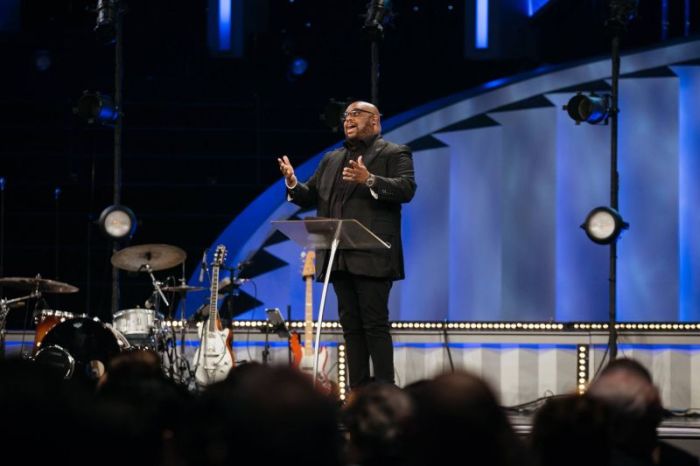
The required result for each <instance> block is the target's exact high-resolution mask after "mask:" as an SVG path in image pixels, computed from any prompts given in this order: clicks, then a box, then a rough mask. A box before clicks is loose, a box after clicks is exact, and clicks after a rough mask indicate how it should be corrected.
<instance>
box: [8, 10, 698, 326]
mask: <svg viewBox="0 0 700 466" xmlns="http://www.w3.org/2000/svg"><path fill="white" fill-rule="evenodd" d="M126 3H127V5H128V10H127V13H126V15H125V17H124V24H125V32H124V99H125V104H124V107H123V110H124V114H125V118H124V138H123V185H122V189H123V194H122V201H123V203H124V204H126V205H128V206H130V207H131V208H132V209H133V210H134V211H135V212H136V214H137V216H138V218H139V220H140V224H139V227H138V230H137V232H136V234H135V236H134V238H133V240H132V242H131V244H148V243H165V244H171V245H174V246H178V247H180V248H182V249H184V250H185V251H186V252H187V254H188V258H187V261H186V263H185V265H186V273H187V275H188V276H189V274H190V273H191V271H192V270H193V268H194V267H195V266H196V263H197V262H198V261H199V259H200V257H201V253H202V250H203V249H204V248H206V247H208V246H209V245H210V243H211V242H212V241H213V240H214V239H215V237H216V236H217V235H218V233H219V232H220V231H221V229H222V228H223V227H225V226H226V225H227V224H228V223H229V222H230V221H231V220H232V219H233V218H234V217H235V216H236V215H237V214H238V213H239V212H240V211H241V210H242V209H244V208H245V206H246V205H248V204H249V203H250V202H251V201H252V200H253V199H254V198H255V197H257V196H258V195H259V194H260V193H261V192H262V191H263V190H264V189H265V188H267V187H268V186H269V185H270V184H271V183H272V182H274V181H276V180H277V179H278V176H279V171H278V170H277V167H276V162H275V159H276V158H277V157H278V156H280V155H281V154H288V155H289V156H290V158H291V159H292V160H293V161H295V162H296V163H297V164H298V163H300V162H303V161H304V160H305V159H307V158H309V157H310V156H312V155H314V154H316V153H317V152H319V151H321V150H323V149H324V148H325V147H328V146H329V145H331V144H333V143H335V142H337V141H338V139H339V138H340V135H339V134H338V133H334V132H332V131H331V130H330V129H329V128H328V127H326V125H324V123H323V122H322V121H321V119H320V115H321V114H322V113H323V110H324V107H325V105H326V103H327V102H328V101H329V99H331V98H337V99H346V98H349V97H357V98H363V99H369V97H370V82H369V76H370V60H369V57H370V53H369V50H370V48H369V42H368V41H367V39H366V37H365V33H364V32H363V30H362V25H363V22H364V18H363V14H364V11H365V10H366V5H365V2H360V1H350V0H333V1H318V0H293V1H290V0H270V1H267V2H262V0H261V1H259V2H257V4H258V5H259V7H260V8H261V10H260V11H261V12H263V13H265V14H264V16H263V17H262V18H261V19H262V21H261V24H262V26H263V27H262V28H259V30H258V31H256V32H253V33H251V34H250V35H248V36H247V38H246V39H247V41H246V47H245V55H244V57H243V58H238V59H233V58H225V57H217V56H214V55H212V54H211V53H210V51H209V50H208V48H207V43H206V37H207V2H206V1H204V0H190V1H185V2H172V1H168V0H143V1H128V2H126ZM251 3H252V4H255V3H256V2H249V4H251ZM668 3H669V4H670V7H669V10H668V28H667V30H666V31H665V32H663V31H662V28H661V12H662V10H661V1H660V0H657V1H645V0H642V1H641V2H640V7H639V17H638V18H637V19H636V20H635V21H634V22H633V23H632V24H631V26H630V29H629V31H628V32H627V33H626V34H625V35H624V37H623V49H630V48H636V47H643V46H649V45H653V44H656V43H658V42H659V41H660V40H661V39H662V34H666V38H668V39H675V38H680V37H682V36H684V35H686V34H687V33H694V32H695V31H697V29H698V24H697V23H698V20H697V17H698V11H697V6H696V3H697V2H688V4H689V5H690V4H691V3H692V5H690V10H689V13H690V16H688V17H687V19H688V21H689V25H688V27H687V30H686V27H685V24H684V21H685V19H686V16H685V10H684V9H683V6H684V5H685V3H684V2H682V1H678V2H668ZM606 4H607V2H604V1H596V0H589V1H582V0H577V1H573V2H572V1H561V0H559V1H557V0H551V1H550V2H549V4H548V5H547V6H546V7H545V8H543V10H541V11H540V12H539V13H538V14H537V15H536V16H535V17H533V18H531V19H529V20H528V21H527V27H526V29H527V30H526V31H525V32H526V34H527V40H523V41H522V48H521V49H519V50H511V51H509V52H511V53H508V54H507V55H508V56H507V57H506V56H503V57H500V58H496V59H490V60H483V61H477V60H469V59H465V58H464V45H463V44H464V34H465V30H464V29H465V27H464V18H465V16H466V13H465V11H464V9H465V6H464V5H465V2H464V1H457V0H455V1H448V0H430V1H428V0H407V1H399V0H396V1H394V2H392V14H391V15H390V18H389V22H388V24H386V26H385V32H386V34H385V39H384V40H383V42H382V43H381V55H380V57H381V58H380V67H381V79H380V94H379V102H380V107H381V109H382V112H383V114H384V115H385V116H392V115H395V114H397V113H400V112H402V111H405V110H408V109H410V108H412V107H414V106H416V105H419V104H423V103H426V102H428V101H430V100H432V99H436V98H439V97H443V96H446V95H448V94H450V93H453V92H457V91H460V90H464V89H468V88H470V87H473V86H476V85H479V84H481V83H484V82H486V81H489V80H491V79H494V78H498V77H503V76H509V75H512V74H515V73H518V72H522V71H527V70H530V69H533V68H535V67H537V66H540V65H542V64H547V63H560V62H564V61H568V60H574V59H581V58H585V57H591V56H601V55H605V54H607V53H608V50H609V37H608V36H607V34H606V32H605V28H604V26H603V23H604V20H605V17H606ZM20 5H21V11H20V13H21V15H20V22H19V28H18V30H17V31H5V32H1V33H0V57H1V60H2V64H3V66H2V73H0V84H1V85H0V110H1V111H0V141H1V142H0V160H2V163H1V165H0V176H1V177H4V178H5V179H6V188H5V191H4V192H3V201H4V218H3V220H4V242H3V245H2V247H3V252H4V254H2V258H0V259H1V260H0V263H1V266H2V270H0V275H4V276H34V275H36V274H41V275H42V276H43V277H44V278H51V279H57V280H61V281H65V282H68V283H70V284H72V285H75V286H77V287H79V288H80V292H79V293H76V294H73V295H47V296H46V301H47V306H48V307H50V308H53V309H63V310H65V311H70V312H73V313H76V314H79V313H87V314H90V315H93V316H98V317H100V318H102V319H109V318H110V296H111V287H110V286H111V282H110V280H111V265H110V261H109V259H110V257H111V243H110V242H109V241H107V240H106V239H105V238H104V237H103V236H102V235H101V234H100V232H99V231H98V229H97V228H96V227H95V225H94V221H95V219H96V218H97V216H98V215H99V213H100V211H101V210H102V209H103V208H105V207H106V206H108V205H110V204H111V201H112V195H113V152H114V150H113V146H114V137H113V131H112V130H111V129H110V128H104V127H97V126H90V125H87V124H86V123H85V122H83V121H81V120H79V119H78V118H77V117H76V116H75V115H74V114H73V111H72V108H73V107H74V106H75V103H76V101H77V99H78V97H79V96H80V95H81V93H82V91H83V90H86V89H90V90H100V91H103V92H105V93H111V92H112V91H113V87H114V48H113V46H106V45H102V44H100V43H99V42H98V41H97V40H96V36H95V33H94V31H93V28H94V24H95V13H94V11H93V10H94V5H95V2H94V1H86V0H72V1H71V0H24V1H21V2H20ZM263 7H264V9H262V8H263ZM504 26H506V27H507V24H505V25H504ZM296 56H302V57H305V58H306V59H307V60H308V63H309V67H308V71H307V72H306V73H305V74H304V75H302V76H301V77H298V78H296V79H289V76H288V72H287V67H288V64H289V62H290V60H291V59H292V58H294V57H296ZM57 188H58V189H60V194H59V195H58V197H56V189H57ZM167 274H172V275H177V276H179V275H180V274H181V271H180V270H179V269H174V270H170V271H167V272H163V273H161V274H159V276H160V278H165V276H166V275H167ZM19 292H20V291H19V290H15V289H9V288H5V289H4V291H3V296H8V297H12V296H16V295H18V293H19ZM149 293H150V280H149V279H148V277H147V276H143V275H130V274H126V273H124V274H123V282H122V303H121V305H120V308H121V309H126V308H133V307H135V306H137V305H143V303H144V301H145V300H146V298H148V296H149ZM30 314H31V313H24V312H22V311H21V310H14V311H12V312H11V315H10V319H9V325H10V327H19V328H21V327H23V326H24V325H25V324H24V322H25V319H27V316H28V315H30Z"/></svg>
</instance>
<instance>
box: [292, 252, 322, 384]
mask: <svg viewBox="0 0 700 466" xmlns="http://www.w3.org/2000/svg"><path fill="white" fill-rule="evenodd" d="M302 257H303V253H302ZM315 258H316V253H315V252H313V251H308V252H307V253H306V257H305V259H304V269H303V271H302V273H301V275H302V277H303V278H304V280H305V282H306V300H305V306H304V345H303V346H302V345H301V343H300V342H299V335H298V334H297V333H294V334H293V335H292V337H291V339H290V345H291V348H292V356H293V359H294V362H293V364H292V365H293V366H294V367H296V368H298V369H299V370H301V371H303V372H306V373H307V374H310V375H313V373H314V347H313V330H314V321H313V293H312V291H313V287H312V284H313V278H314V275H315V274H316V270H315V267H314V259H315ZM327 364H328V350H327V349H326V348H325V347H324V346H320V347H319V349H318V367H317V371H316V382H317V384H318V387H319V388H320V389H321V390H322V391H324V392H330V390H331V385H330V381H329V380H328V378H327V377H326V365H327Z"/></svg>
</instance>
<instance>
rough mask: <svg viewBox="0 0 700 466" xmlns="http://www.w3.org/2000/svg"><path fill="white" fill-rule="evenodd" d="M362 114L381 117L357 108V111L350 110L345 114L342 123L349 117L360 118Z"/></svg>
mask: <svg viewBox="0 0 700 466" xmlns="http://www.w3.org/2000/svg"><path fill="white" fill-rule="evenodd" d="M361 113H369V114H370V115H375V116H380V115H377V114H376V113H374V112H370V111H369V110H362V109H361V108H355V109H352V110H350V111H349V112H343V114H342V115H341V116H340V121H345V120H346V119H347V118H348V117H353V118H357V117H359V116H360V114H361Z"/></svg>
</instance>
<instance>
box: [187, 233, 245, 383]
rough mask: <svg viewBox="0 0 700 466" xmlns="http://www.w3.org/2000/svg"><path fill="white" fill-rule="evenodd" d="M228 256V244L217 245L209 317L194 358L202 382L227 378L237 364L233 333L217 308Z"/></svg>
mask: <svg viewBox="0 0 700 466" xmlns="http://www.w3.org/2000/svg"><path fill="white" fill-rule="evenodd" d="M225 255H226V247H225V246H223V245H219V246H217V248H216V253H215V254H214V263H213V265H212V274H211V296H210V298H209V317H208V318H207V320H206V322H204V323H203V324H202V326H201V327H200V329H199V348H197V350H196V351H195V353H194V358H193V362H194V366H195V370H194V376H195V380H196V381H197V383H198V384H200V385H209V384H212V383H215V382H220V381H222V380H224V379H225V378H226V376H227V375H228V373H229V372H230V371H231V369H232V368H233V367H234V366H235V363H236V360H235V358H234V356H233V351H232V350H231V342H232V341H233V332H231V330H229V329H224V328H222V326H221V320H220V319H219V314H218V311H217V309H216V300H217V297H218V295H219V268H220V267H221V264H222V263H223V261H224V256H225Z"/></svg>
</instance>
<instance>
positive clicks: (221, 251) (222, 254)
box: [214, 244, 226, 267]
mask: <svg viewBox="0 0 700 466" xmlns="http://www.w3.org/2000/svg"><path fill="white" fill-rule="evenodd" d="M225 259H226V246H224V245H223V244H220V245H218V246H217V247H216V251H215V252H214V267H221V265H222V264H223V263H224V260H225Z"/></svg>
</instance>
